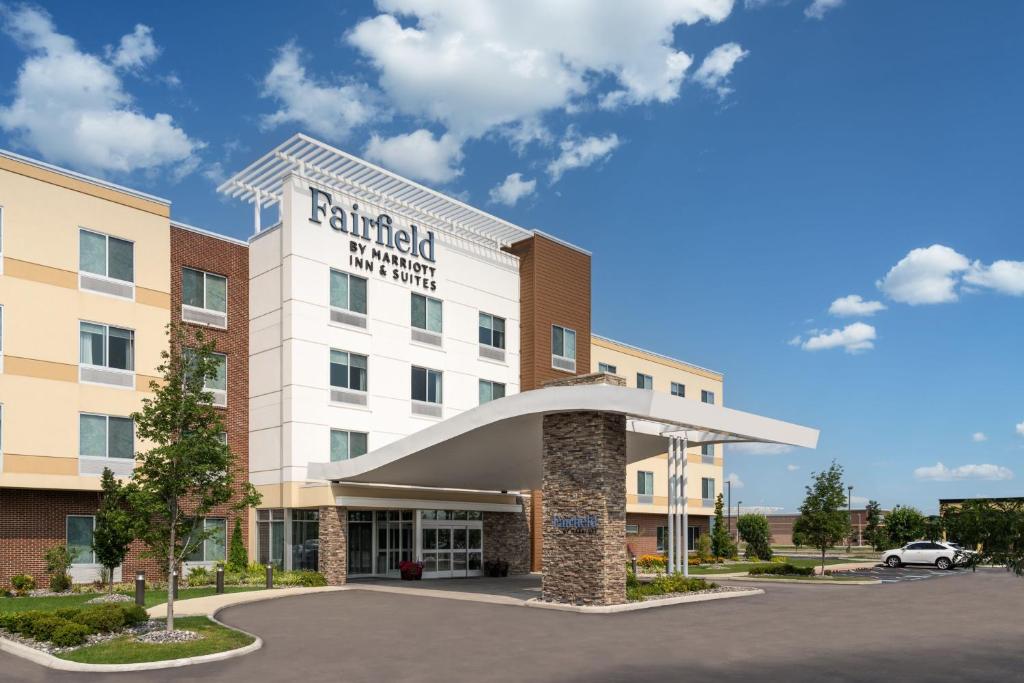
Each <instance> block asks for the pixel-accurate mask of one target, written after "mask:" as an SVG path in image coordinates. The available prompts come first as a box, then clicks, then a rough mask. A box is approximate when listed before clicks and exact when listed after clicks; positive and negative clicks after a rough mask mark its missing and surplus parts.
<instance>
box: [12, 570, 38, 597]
mask: <svg viewBox="0 0 1024 683" xmlns="http://www.w3.org/2000/svg"><path fill="white" fill-rule="evenodd" d="M35 587H36V580H35V579H34V578H32V575H31V574H15V575H14V576H12V577H11V588H13V589H14V594H15V595H26V594H28V592H29V591H30V590H35Z"/></svg>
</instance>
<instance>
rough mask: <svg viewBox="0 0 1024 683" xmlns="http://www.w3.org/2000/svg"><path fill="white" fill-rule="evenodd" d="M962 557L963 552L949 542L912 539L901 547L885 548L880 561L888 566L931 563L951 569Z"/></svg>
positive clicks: (940, 567)
mask: <svg viewBox="0 0 1024 683" xmlns="http://www.w3.org/2000/svg"><path fill="white" fill-rule="evenodd" d="M963 559H964V555H963V552H962V551H961V550H959V549H957V548H956V547H954V546H953V544H951V543H944V542H942V541H914V542H913V543H908V544H906V545H905V546H903V547H902V548H895V549H893V550H886V551H885V552H884V553H882V562H883V563H885V564H887V565H889V566H890V567H899V566H901V565H904V564H933V565H935V566H936V567H938V568H939V569H952V568H953V567H954V566H955V565H957V564H959V563H961V562H962V561H963Z"/></svg>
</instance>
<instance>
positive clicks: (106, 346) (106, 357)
mask: <svg viewBox="0 0 1024 683" xmlns="http://www.w3.org/2000/svg"><path fill="white" fill-rule="evenodd" d="M82 325H96V326H97V327H102V328H103V365H96V364H94V363H83V362H82V348H81V343H82ZM111 328H113V329H115V330H123V331H125V332H130V333H131V366H132V367H131V368H128V369H125V368H115V367H111V366H110V329H111ZM78 343H79V348H78V364H79V365H85V366H86V367H90V368H103V369H104V370H110V371H112V372H122V373H125V374H135V330H133V329H131V328H129V327H120V326H118V325H108V324H107V323H101V322H96V321H94V320H81V319H79V321H78Z"/></svg>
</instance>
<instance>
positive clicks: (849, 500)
mask: <svg viewBox="0 0 1024 683" xmlns="http://www.w3.org/2000/svg"><path fill="white" fill-rule="evenodd" d="M846 516H847V517H848V518H849V519H850V522H851V526H850V534H849V535H848V536H847V537H846V553H847V554H849V553H850V545H851V544H852V543H853V526H852V522H853V486H852V485H850V486H847V487H846Z"/></svg>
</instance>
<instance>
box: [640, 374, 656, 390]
mask: <svg viewBox="0 0 1024 683" xmlns="http://www.w3.org/2000/svg"><path fill="white" fill-rule="evenodd" d="M636 388H637V389H653V388H654V378H653V377H651V376H650V375H645V374H644V373H642V372H638V373H636Z"/></svg>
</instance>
